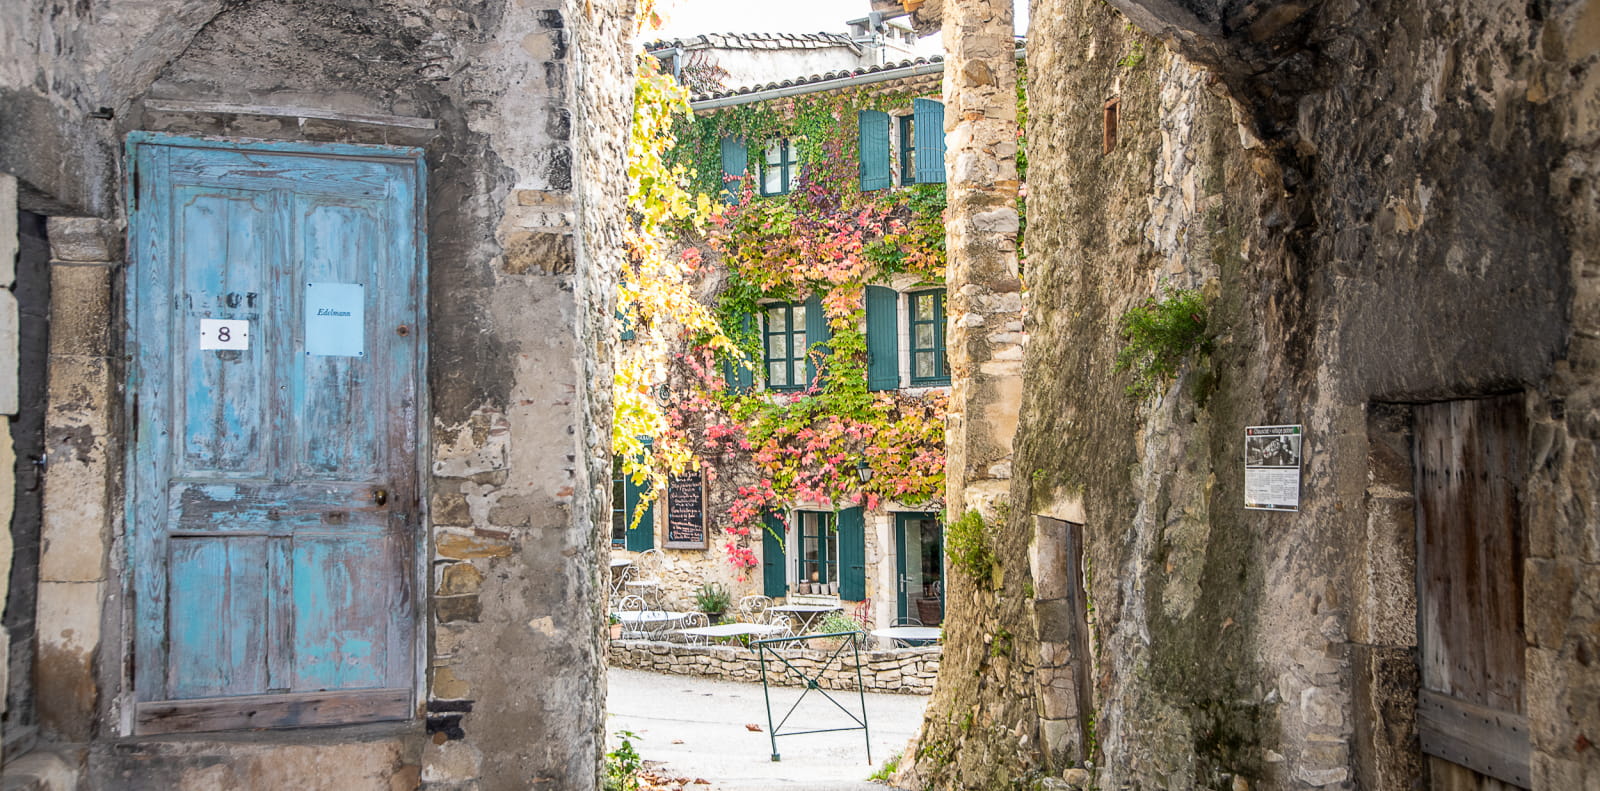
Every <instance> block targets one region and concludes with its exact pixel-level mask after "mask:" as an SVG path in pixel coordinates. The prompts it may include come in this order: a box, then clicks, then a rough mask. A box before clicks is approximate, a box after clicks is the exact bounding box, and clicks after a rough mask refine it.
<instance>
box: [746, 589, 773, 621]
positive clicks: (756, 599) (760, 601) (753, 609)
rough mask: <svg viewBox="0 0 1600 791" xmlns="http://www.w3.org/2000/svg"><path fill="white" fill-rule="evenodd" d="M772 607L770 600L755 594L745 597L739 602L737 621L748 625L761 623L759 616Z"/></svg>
mask: <svg viewBox="0 0 1600 791" xmlns="http://www.w3.org/2000/svg"><path fill="white" fill-rule="evenodd" d="M771 606H772V599H771V598H770V597H767V596H762V595H760V594H756V595H754V596H746V597H744V598H742V599H740V600H739V620H742V621H746V622H748V623H761V616H762V614H764V613H765V612H766V611H767V608H768V607H771Z"/></svg>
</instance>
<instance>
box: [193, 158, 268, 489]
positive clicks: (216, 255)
mask: <svg viewBox="0 0 1600 791" xmlns="http://www.w3.org/2000/svg"><path fill="white" fill-rule="evenodd" d="M173 192H174V195H173V197H174V201H175V202H176V203H177V204H178V207H179V213H178V217H177V218H176V223H175V224H176V226H177V228H176V230H175V236H176V241H177V246H176V250H177V251H178V256H177V261H176V263H177V266H178V271H177V272H175V273H174V278H175V279H177V280H179V281H180V282H181V283H182V286H181V289H182V292H181V293H182V295H183V302H182V304H181V306H179V312H180V318H179V319H178V320H177V323H178V325H179V327H180V331H179V332H178V333H177V335H176V337H174V338H173V347H174V359H175V360H180V361H182V364H181V365H180V366H179V367H178V371H177V373H178V376H179V379H178V381H177V382H176V383H175V384H176V392H179V393H182V394H183V399H182V401H181V402H179V403H178V405H177V406H178V408H179V409H181V410H182V418H181V421H180V422H181V423H182V425H183V434H182V436H183V451H182V455H181V458H180V466H179V469H178V474H180V475H194V476H201V475H208V474H209V475H219V476H220V477H234V475H230V473H232V474H237V475H238V476H241V477H259V476H261V475H263V474H265V472H266V470H267V464H268V458H267V454H266V453H265V452H264V451H265V449H264V448H263V447H262V434H263V431H262V425H261V421H262V418H263V416H264V415H265V410H263V409H261V406H262V405H263V404H268V403H270V397H269V395H268V393H267V392H266V386H267V385H266V376H265V371H266V370H267V369H266V359H265V357H264V356H263V354H264V350H265V349H268V348H271V341H270V340H268V339H265V338H255V339H253V340H254V341H255V342H254V343H251V344H250V347H249V348H248V349H242V350H226V351H214V352H211V353H208V354H201V353H200V349H198V348H197V347H198V341H199V338H200V331H201V328H200V320H201V319H202V318H211V317H213V316H212V315H211V314H217V317H221V314H223V313H226V314H227V318H240V319H245V320H248V321H250V322H251V325H252V326H254V327H260V326H261V314H260V312H259V311H258V310H257V305H258V304H259V303H261V302H262V295H264V294H266V292H267V279H266V275H267V273H268V268H267V266H266V261H267V259H268V258H269V257H271V256H272V255H273V252H274V246H275V245H276V244H277V243H278V240H277V236H276V233H275V228H274V225H273V216H272V215H273V208H272V195H271V194H270V193H266V192H257V191H247V190H202V189H198V188H194V187H185V188H181V189H176V190H174V191H173ZM229 303H234V304H229Z"/></svg>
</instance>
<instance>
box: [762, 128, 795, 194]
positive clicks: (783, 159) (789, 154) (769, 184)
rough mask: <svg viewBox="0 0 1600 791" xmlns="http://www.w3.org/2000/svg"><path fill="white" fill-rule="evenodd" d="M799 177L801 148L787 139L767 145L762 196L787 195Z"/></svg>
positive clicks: (763, 166)
mask: <svg viewBox="0 0 1600 791" xmlns="http://www.w3.org/2000/svg"><path fill="white" fill-rule="evenodd" d="M799 176H800V148H799V146H798V145H796V144H795V142H794V141H792V140H790V139H789V138H787V137H784V138H779V139H777V140H773V141H771V142H769V143H767V148H766V151H765V152H763V153H762V156H761V194H762V195H786V194H788V192H789V190H791V189H793V188H794V184H795V181H796V180H798V179H799Z"/></svg>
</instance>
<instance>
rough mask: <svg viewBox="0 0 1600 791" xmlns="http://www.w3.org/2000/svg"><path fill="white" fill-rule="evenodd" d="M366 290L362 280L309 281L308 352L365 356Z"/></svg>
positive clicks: (330, 355) (307, 308) (307, 292)
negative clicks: (351, 281)
mask: <svg viewBox="0 0 1600 791" xmlns="http://www.w3.org/2000/svg"><path fill="white" fill-rule="evenodd" d="M366 291H367V290H366V287H365V286H363V285H362V284H360V283H307V284H306V354H308V355H312V356H320V357H365V356H366V329H367V324H366V321H367V319H366V315H367V314H366Z"/></svg>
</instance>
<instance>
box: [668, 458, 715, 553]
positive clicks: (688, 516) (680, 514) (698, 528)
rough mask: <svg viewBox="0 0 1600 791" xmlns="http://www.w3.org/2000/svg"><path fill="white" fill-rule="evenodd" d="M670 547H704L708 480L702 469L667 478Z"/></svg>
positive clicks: (705, 541) (707, 543)
mask: <svg viewBox="0 0 1600 791" xmlns="http://www.w3.org/2000/svg"><path fill="white" fill-rule="evenodd" d="M665 546H666V547H667V548H668V549H705V548H706V547H708V546H710V542H709V541H707V540H706V482H705V478H703V477H702V476H701V474H700V471H699V470H695V471H693V472H690V473H688V474H687V475H673V476H671V477H669V478H668V479H667V542H666V544H665Z"/></svg>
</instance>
